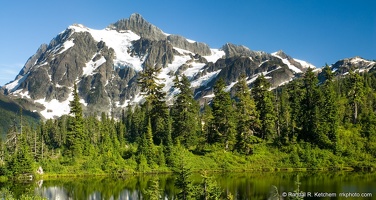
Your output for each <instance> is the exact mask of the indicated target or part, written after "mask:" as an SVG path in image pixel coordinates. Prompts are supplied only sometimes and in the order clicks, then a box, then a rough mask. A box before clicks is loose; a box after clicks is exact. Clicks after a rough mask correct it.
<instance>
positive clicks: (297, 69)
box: [272, 52, 302, 73]
mask: <svg viewBox="0 0 376 200" xmlns="http://www.w3.org/2000/svg"><path fill="white" fill-rule="evenodd" d="M272 56H274V57H277V58H279V59H281V60H282V62H283V63H284V64H286V65H287V66H288V67H289V69H291V70H292V71H293V72H295V73H302V70H300V69H299V68H297V67H295V66H294V65H292V64H291V63H290V62H289V60H288V59H286V58H282V57H281V56H279V55H278V52H274V53H272Z"/></svg>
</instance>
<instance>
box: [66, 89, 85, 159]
mask: <svg viewBox="0 0 376 200" xmlns="http://www.w3.org/2000/svg"><path fill="white" fill-rule="evenodd" d="M69 106H70V114H72V115H73V118H71V120H70V124H69V131H68V136H67V146H68V149H69V150H70V151H71V156H77V157H79V156H81V155H82V152H83V149H84V145H83V142H84V140H85V136H84V123H83V122H84V120H83V114H82V106H81V103H80V97H79V95H78V91H77V85H76V83H74V88H73V100H72V101H71V102H70V104H69Z"/></svg>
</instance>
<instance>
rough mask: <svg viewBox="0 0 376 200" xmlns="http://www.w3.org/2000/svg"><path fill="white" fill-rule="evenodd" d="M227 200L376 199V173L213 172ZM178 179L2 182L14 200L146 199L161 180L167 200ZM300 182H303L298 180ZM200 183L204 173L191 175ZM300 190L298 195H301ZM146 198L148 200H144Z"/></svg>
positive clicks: (140, 177) (150, 177) (151, 177)
mask: <svg viewBox="0 0 376 200" xmlns="http://www.w3.org/2000/svg"><path fill="white" fill-rule="evenodd" d="M210 176H212V177H213V178H214V180H215V181H216V182H217V184H218V185H220V187H221V188H222V194H223V198H225V197H226V196H227V194H229V193H231V194H232V195H233V196H234V199H293V197H304V199H376V174H375V173H363V172H250V173H226V174H210ZM175 178H176V177H175V176H174V175H171V174H167V175H166V174H165V175H144V176H131V175H130V176H126V177H123V178H110V177H99V178H98V177H96V178H87V177H85V178H60V179H54V180H40V181H36V182H32V183H10V182H8V183H3V184H2V185H1V187H7V188H9V190H11V191H12V192H13V193H14V194H15V196H17V195H20V194H22V193H37V194H40V195H42V196H44V197H47V198H48V199H91V200H94V199H142V197H143V194H144V193H145V191H147V190H148V188H149V189H150V185H151V183H152V182H153V181H154V182H155V180H157V181H158V183H159V184H158V185H159V188H160V191H161V192H162V194H163V199H177V197H176V194H177V193H178V192H179V190H178V189H177V188H176V187H175V186H174V181H175ZM297 180H299V181H297ZM192 181H193V183H200V182H201V176H200V174H194V175H193V176H192ZM297 191H299V193H297ZM144 199H145V198H144Z"/></svg>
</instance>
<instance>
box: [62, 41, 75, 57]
mask: <svg viewBox="0 0 376 200" xmlns="http://www.w3.org/2000/svg"><path fill="white" fill-rule="evenodd" d="M73 46H74V39H71V40H68V41H66V42H64V44H63V47H62V50H60V52H59V54H61V53H63V52H65V51H66V50H68V49H70V48H71V47H73Z"/></svg>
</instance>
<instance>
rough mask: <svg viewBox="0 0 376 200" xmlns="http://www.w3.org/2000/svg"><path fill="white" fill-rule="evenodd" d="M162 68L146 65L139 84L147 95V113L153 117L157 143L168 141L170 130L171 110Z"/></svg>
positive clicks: (152, 123)
mask: <svg viewBox="0 0 376 200" xmlns="http://www.w3.org/2000/svg"><path fill="white" fill-rule="evenodd" d="M160 71H161V68H154V67H151V66H145V67H144V70H143V71H142V72H141V73H140V78H139V81H138V84H139V85H140V86H141V92H142V93H143V94H144V95H145V96H146V102H145V104H144V106H145V107H146V113H147V115H148V117H150V119H151V125H152V131H153V134H154V135H153V140H154V143H155V144H160V143H162V142H163V143H166V140H167V134H168V132H169V131H170V130H169V128H170V125H169V123H170V121H169V120H168V119H169V116H168V115H169V112H168V108H167V105H166V102H165V97H166V93H165V92H164V91H163V87H164V85H163V84H160V83H159V81H160V78H158V74H159V73H160Z"/></svg>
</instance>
